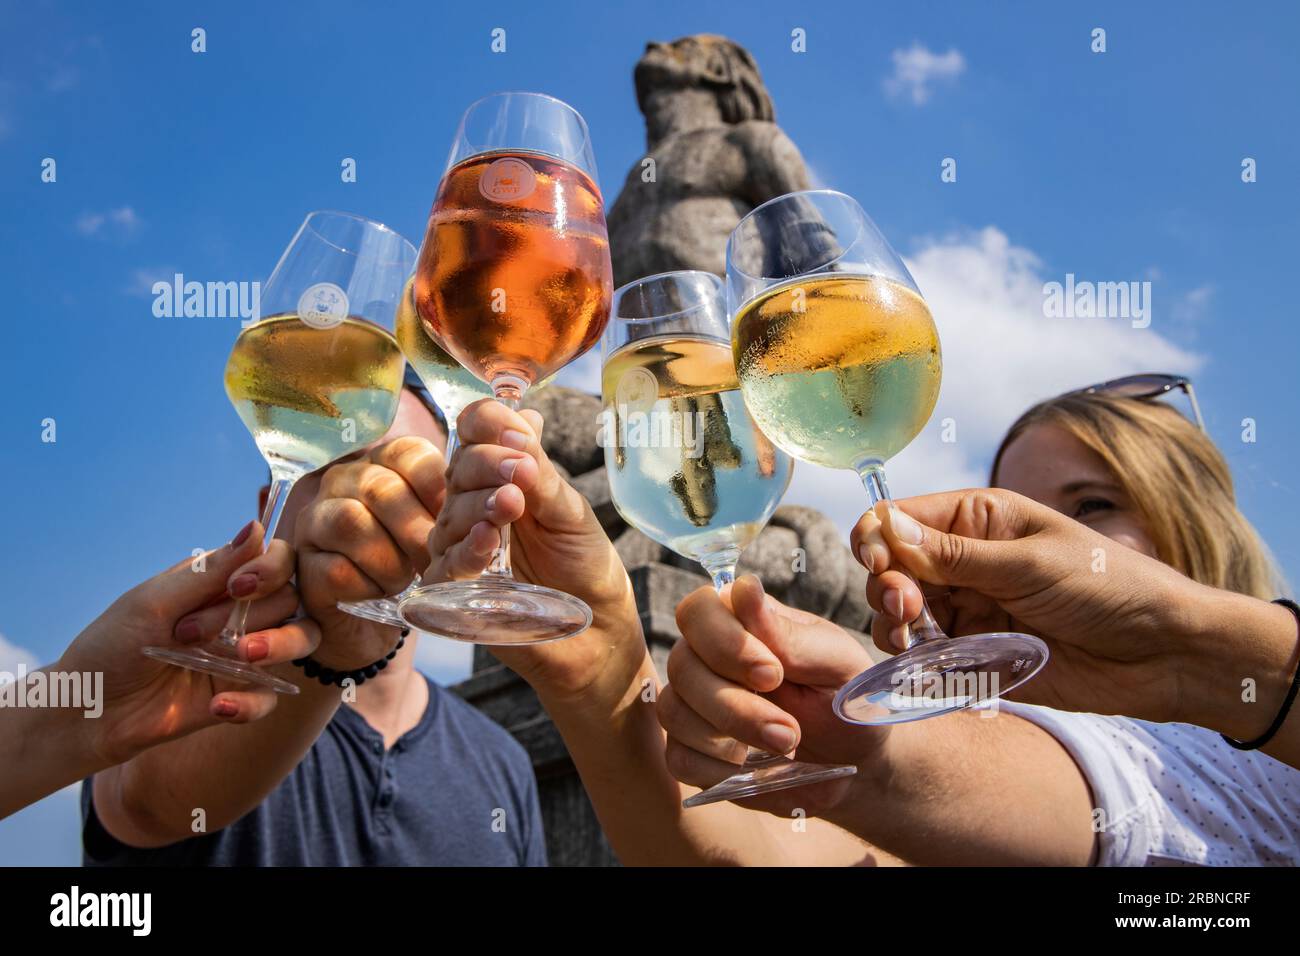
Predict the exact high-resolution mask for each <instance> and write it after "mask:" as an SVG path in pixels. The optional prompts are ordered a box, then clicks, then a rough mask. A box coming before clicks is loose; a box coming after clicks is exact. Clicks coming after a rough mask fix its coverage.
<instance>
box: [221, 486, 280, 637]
mask: <svg viewBox="0 0 1300 956" xmlns="http://www.w3.org/2000/svg"><path fill="white" fill-rule="evenodd" d="M294 481H295V478H294V477H289V476H286V475H273V476H272V479H271V490H270V493H269V494H268V495H267V498H266V508H265V509H263V511H262V527H264V528H265V529H266V537H265V538H264V539H263V540H262V550H263V551H266V549H267V548H269V547H270V546H271V542H272V541H273V540H275V529H276V526H277V525H278V524H279V523H280V516H281V515H282V514H284V505H285V502H286V501H288V500H289V492H290V491H292V490H293V483H294ZM252 604H253V602H252V601H250V600H242V601H236V602H235V606H234V608H233V609H232V610H231V612H230V619H229V620H227V621H226V626H225V627H223V628H222V629H221V634H220V635H219V636H218V637H217V642H218V643H220V644H221V645H223V646H224V647H227V648H229V649H230V650H231V651H233V650H234V649H235V647H236V646H237V645H238V644H239V639H240V638H241V637H243V636H244V635H245V634H246V633H247V629H248V609H249V608H250V607H251V606H252Z"/></svg>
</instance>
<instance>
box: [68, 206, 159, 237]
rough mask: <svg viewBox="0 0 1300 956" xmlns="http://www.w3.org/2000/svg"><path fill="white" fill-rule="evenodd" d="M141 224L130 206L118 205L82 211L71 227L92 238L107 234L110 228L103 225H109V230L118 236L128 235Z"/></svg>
mask: <svg viewBox="0 0 1300 956" xmlns="http://www.w3.org/2000/svg"><path fill="white" fill-rule="evenodd" d="M141 224H142V223H141V220H140V217H139V216H138V215H136V211H135V210H134V209H132V208H131V207H130V206H120V207H118V208H117V209H110V210H108V211H107V212H83V213H82V214H81V215H80V216H78V217H77V221H76V222H74V223H73V224H72V227H73V228H74V229H75V230H76V231H77V232H78V233H79V234H81V235H83V236H86V237H87V238H92V237H96V236H107V235H108V233H109V231H110V230H106V229H105V228H104V227H105V226H109V227H111V231H113V232H115V233H116V234H117V235H118V236H130V235H133V234H134V233H135V232H136V230H138V229H139V228H140V226H141Z"/></svg>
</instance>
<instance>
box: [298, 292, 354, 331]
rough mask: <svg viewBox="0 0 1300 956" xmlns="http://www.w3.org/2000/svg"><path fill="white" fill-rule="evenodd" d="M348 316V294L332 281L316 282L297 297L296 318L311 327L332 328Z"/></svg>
mask: <svg viewBox="0 0 1300 956" xmlns="http://www.w3.org/2000/svg"><path fill="white" fill-rule="evenodd" d="M347 317H348V294H347V293H346V292H344V291H343V290H342V289H340V288H339V287H338V286H336V285H335V284H334V283H333V282H318V283H316V284H315V285H314V286H312V287H311V288H309V289H308V290H307V291H306V292H304V293H303V294H302V296H301V297H300V298H299V299H298V318H300V319H302V320H303V321H304V322H306V323H307V324H308V325H310V326H311V327H312V328H313V329H332V328H334V327H335V326H336V325H339V324H340V323H342V321H343V320H344V319H346V318H347Z"/></svg>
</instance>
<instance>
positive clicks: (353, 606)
mask: <svg viewBox="0 0 1300 956" xmlns="http://www.w3.org/2000/svg"><path fill="white" fill-rule="evenodd" d="M334 606H335V607H337V608H338V609H339V610H340V611H342V612H343V613H344V614H351V615H352V616H353V617H359V618H362V619H364V620H367V621H374V622H375V623H376V624H388V625H391V626H392V627H405V626H406V621H404V620H403V619H402V613H401V612H400V611H399V610H398V609H397V601H395V600H394V599H393V598H387V597H384V598H372V599H371V600H369V601H339V602H338V604H336V605H334Z"/></svg>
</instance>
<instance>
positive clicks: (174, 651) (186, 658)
mask: <svg viewBox="0 0 1300 956" xmlns="http://www.w3.org/2000/svg"><path fill="white" fill-rule="evenodd" d="M140 653H141V654H143V655H144V656H145V657H152V658H153V659H154V660H156V661H165V662H166V663H168V664H173V665H175V666H176V667H184V668H186V669H187V670H192V671H199V672H201V673H204V674H211V675H212V676H213V677H225V678H227V679H229V680H233V681H240V682H242V683H245V684H261V685H262V686H263V687H269V688H271V689H272V690H273V691H275V692H276V693H278V694H297V693H298V692H299V690H298V685H297V684H291V683H289V682H288V681H287V680H281V679H280V678H278V677H276V676H275V675H274V674H269V673H267V672H266V671H264V670H262V669H261V668H260V667H255V666H254V665H252V664H246V663H244V662H243V661H236V660H232V659H230V658H229V657H221V656H219V655H217V654H209V653H208V652H207V651H205V650H203V649H201V648H198V647H187V648H183V649H181V648H173V647H142V648H140Z"/></svg>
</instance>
